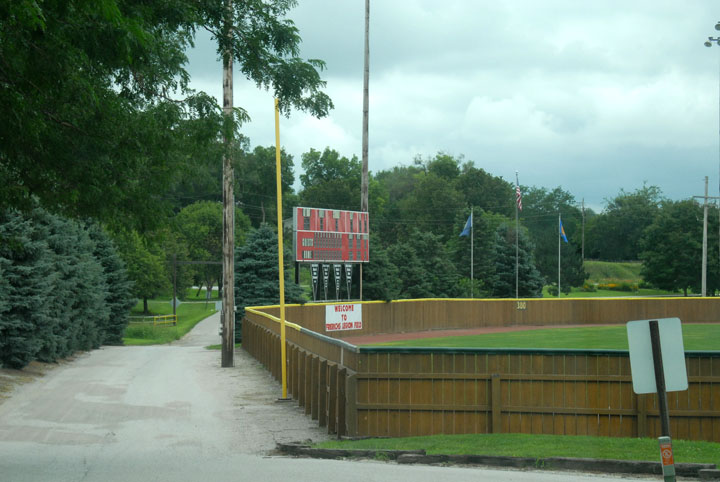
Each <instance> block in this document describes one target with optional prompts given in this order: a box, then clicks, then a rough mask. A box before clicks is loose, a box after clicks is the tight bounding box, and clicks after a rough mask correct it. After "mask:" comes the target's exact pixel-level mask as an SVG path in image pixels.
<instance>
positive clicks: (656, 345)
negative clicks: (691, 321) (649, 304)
mask: <svg viewBox="0 0 720 482" xmlns="http://www.w3.org/2000/svg"><path fill="white" fill-rule="evenodd" d="M650 343H651V345H652V355H653V366H654V368H655V386H656V387H657V396H658V407H659V408H660V427H661V435H662V436H664V437H669V436H670V414H669V413H668V404H667V391H666V390H665V371H664V369H663V361H662V350H661V348H660V329H659V328H658V321H657V320H651V321H650Z"/></svg>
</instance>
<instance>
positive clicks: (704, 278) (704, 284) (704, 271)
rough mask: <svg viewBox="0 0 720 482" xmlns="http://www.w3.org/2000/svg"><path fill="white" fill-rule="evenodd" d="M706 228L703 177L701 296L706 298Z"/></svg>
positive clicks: (706, 184)
mask: <svg viewBox="0 0 720 482" xmlns="http://www.w3.org/2000/svg"><path fill="white" fill-rule="evenodd" d="M707 228H708V177H707V176H705V199H703V251H702V283H701V294H702V296H703V297H705V296H707V243H708V240H707Z"/></svg>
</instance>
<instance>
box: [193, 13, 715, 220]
mask: <svg viewBox="0 0 720 482" xmlns="http://www.w3.org/2000/svg"><path fill="white" fill-rule="evenodd" d="M371 2H372V3H371V26H370V32H371V74H370V75H371V77H370V96H371V98H370V102H371V104H370V165H371V170H373V171H379V170H383V169H389V168H391V167H392V166H394V165H397V164H409V163H411V162H412V159H413V158H414V157H415V156H416V155H421V156H423V157H427V156H431V155H434V154H435V153H436V152H438V151H444V152H448V153H451V154H454V155H457V156H460V155H464V156H465V158H466V159H468V160H473V161H474V162H475V163H476V165H478V166H480V167H483V168H485V169H486V170H488V171H489V172H491V173H493V174H495V175H499V176H502V177H504V178H505V179H513V178H514V172H515V170H519V171H520V181H521V183H523V184H528V185H538V186H545V187H548V188H553V187H555V186H558V185H560V186H562V187H563V188H564V189H567V190H569V191H570V192H572V193H573V194H574V195H575V196H576V198H577V200H578V201H580V200H581V199H582V198H585V200H586V203H587V204H590V205H591V206H593V207H595V208H596V209H597V208H600V207H602V205H603V200H604V199H605V198H611V197H613V196H614V195H616V194H617V193H618V191H619V190H620V189H621V188H624V189H625V190H633V189H636V188H638V187H640V186H642V183H643V182H644V181H647V182H648V183H649V184H654V185H658V186H660V187H661V188H662V190H663V192H664V193H665V194H666V195H668V196H670V197H672V198H686V197H689V196H692V195H694V194H698V193H699V192H701V189H702V178H703V176H705V175H708V176H710V178H711V186H717V185H718V82H719V78H718V76H719V75H720V74H719V72H718V62H719V59H720V47H718V46H713V48H712V49H705V48H704V47H703V46H702V42H703V41H704V40H705V39H706V38H707V36H708V35H715V34H716V33H718V32H716V31H715V30H714V29H713V26H714V24H715V22H716V21H717V20H718V19H720V8H718V7H717V6H716V5H717V4H716V2H714V1H712V0H689V1H685V2H682V3H681V2H675V1H670V0H661V1H659V0H653V1H649V0H648V1H645V0H638V1H633V2H627V1H618V0H613V1H603V2H576V1H570V0H549V1H545V2H535V1H530V0H524V1H523V0H516V1H512V2H497V1H490V0H478V1H470V0H445V1H443V2H437V1H435V0H403V1H400V0H371ZM290 18H292V19H293V20H294V21H295V23H296V25H297V26H298V28H299V29H300V34H301V36H302V38H303V45H302V55H303V56H304V57H306V58H320V59H323V60H325V61H326V62H327V66H328V68H327V71H326V72H325V73H324V78H326V80H327V82H328V86H327V91H328V93H329V94H330V95H331V97H332V98H333V101H334V103H335V106H336V109H335V110H334V111H333V112H332V113H331V115H330V117H329V118H328V119H322V120H315V119H311V118H309V117H307V116H305V115H304V114H302V113H293V115H292V116H291V117H290V118H289V119H283V121H282V126H281V137H282V143H283V145H284V146H285V147H286V149H287V150H288V151H289V152H291V153H292V154H293V155H294V156H295V157H296V159H299V157H300V154H301V153H303V152H306V151H307V150H309V149H310V148H311V147H313V148H316V149H322V148H324V147H325V146H330V147H332V148H335V149H337V150H338V151H340V152H341V153H342V154H343V155H347V156H352V155H359V154H360V139H361V131H360V129H361V112H362V111H361V106H362V98H361V95H362V63H363V59H362V53H363V52H362V49H363V22H364V1H363V0H353V1H350V0H304V1H301V2H300V4H299V6H298V7H297V8H296V9H295V10H293V11H292V12H291V14H290ZM190 58H191V63H190V66H189V70H190V72H191V74H192V76H193V86H194V87H196V88H198V89H202V90H206V91H208V92H209V93H211V94H213V95H216V96H217V97H220V78H221V72H220V64H219V62H217V60H216V55H215V48H214V46H213V45H212V43H211V42H210V41H209V39H208V38H207V37H201V38H199V39H198V42H197V48H196V49H195V50H194V51H193V52H191V53H190ZM237 77H239V74H236V78H237ZM235 89H236V91H235V102H236V104H237V105H241V106H243V107H244V108H246V109H247V110H248V112H249V113H250V115H251V117H252V119H253V121H252V122H251V123H249V124H247V125H246V126H244V127H243V129H244V132H245V134H246V135H247V136H249V137H250V139H251V141H252V143H253V144H254V145H272V144H273V143H274V125H273V113H272V99H271V97H270V94H268V93H267V92H259V91H258V90H257V89H256V88H255V86H254V85H251V84H250V83H248V82H246V81H243V80H241V79H238V80H236V87H235Z"/></svg>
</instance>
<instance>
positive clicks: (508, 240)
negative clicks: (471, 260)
mask: <svg viewBox="0 0 720 482" xmlns="http://www.w3.org/2000/svg"><path fill="white" fill-rule="evenodd" d="M519 234H520V237H519V238H518V261H519V262H518V295H519V296H521V297H526V298H538V297H542V287H543V279H542V276H541V275H540V272H539V271H538V270H537V268H535V260H534V258H533V255H532V251H533V246H532V243H531V242H530V240H529V239H528V236H527V233H526V232H525V230H523V229H521V230H520V232H519ZM493 259H494V262H495V273H494V274H493V276H492V277H491V282H490V289H491V295H492V296H494V297H497V298H514V297H515V228H514V227H512V228H511V227H510V226H508V225H505V224H503V225H501V226H500V227H498V229H497V230H496V231H495V244H494V247H493Z"/></svg>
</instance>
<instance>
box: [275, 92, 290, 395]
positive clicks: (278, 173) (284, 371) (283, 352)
mask: <svg viewBox="0 0 720 482" xmlns="http://www.w3.org/2000/svg"><path fill="white" fill-rule="evenodd" d="M281 167H282V163H281V155H280V109H279V107H278V99H275V179H276V186H277V223H278V273H279V278H280V364H281V369H280V372H281V379H282V399H283V400H287V397H288V396H287V353H286V351H287V350H286V347H285V262H284V259H283V220H282V176H281V172H282V170H281Z"/></svg>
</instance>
